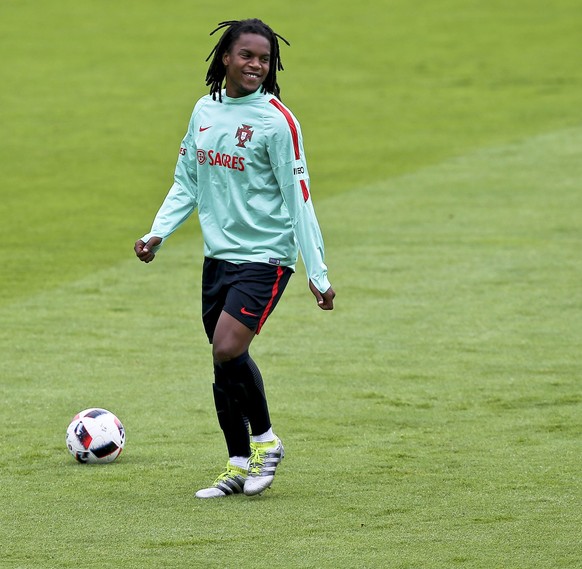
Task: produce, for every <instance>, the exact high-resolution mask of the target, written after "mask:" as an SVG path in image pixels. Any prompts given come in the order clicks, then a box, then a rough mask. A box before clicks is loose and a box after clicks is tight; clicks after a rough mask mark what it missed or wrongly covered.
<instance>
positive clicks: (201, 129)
mask: <svg viewBox="0 0 582 569" xmlns="http://www.w3.org/2000/svg"><path fill="white" fill-rule="evenodd" d="M209 128H212V125H210V126H201V127H200V129H199V131H200V132H204V131H205V130H208V129H209Z"/></svg>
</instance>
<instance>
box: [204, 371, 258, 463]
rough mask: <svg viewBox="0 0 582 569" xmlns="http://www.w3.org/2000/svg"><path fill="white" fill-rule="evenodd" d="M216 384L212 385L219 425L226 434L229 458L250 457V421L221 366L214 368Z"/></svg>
mask: <svg viewBox="0 0 582 569" xmlns="http://www.w3.org/2000/svg"><path fill="white" fill-rule="evenodd" d="M214 378H215V383H214V384H213V385H212V388H213V393H214V405H215V407H216V416H217V417H218V424H219V425H220V428H221V429H222V432H223V433H224V439H225V441H226V447H227V449H228V456H250V455H251V447H250V437H249V429H248V419H247V418H246V417H245V416H244V415H243V412H242V409H241V406H240V404H239V402H238V400H237V399H236V397H234V394H233V393H232V388H231V386H230V383H229V381H228V377H227V375H226V374H225V373H224V371H223V370H222V368H221V367H220V366H219V365H215V366H214Z"/></svg>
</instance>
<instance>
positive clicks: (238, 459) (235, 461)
mask: <svg viewBox="0 0 582 569" xmlns="http://www.w3.org/2000/svg"><path fill="white" fill-rule="evenodd" d="M228 460H229V462H230V464H232V465H233V466H238V467H239V468H247V469H248V467H249V457H248V456H231V457H230V458H229V459H228Z"/></svg>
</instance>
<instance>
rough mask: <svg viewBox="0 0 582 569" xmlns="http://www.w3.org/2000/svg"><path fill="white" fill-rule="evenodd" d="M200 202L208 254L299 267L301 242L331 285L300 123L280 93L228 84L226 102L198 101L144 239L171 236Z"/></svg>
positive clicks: (323, 286)
mask: <svg viewBox="0 0 582 569" xmlns="http://www.w3.org/2000/svg"><path fill="white" fill-rule="evenodd" d="M196 208H198V216H199V219H200V226H201V228H202V235H203V238H204V255H205V256H206V257H212V258H214V259H223V260H225V261H229V262H231V263H248V262H258V263H270V264H273V265H281V266H286V267H291V268H292V269H294V268H295V263H296V261H297V253H298V248H299V250H300V251H301V257H302V258H303V262H304V264H305V268H306V272H307V276H308V278H309V279H311V281H312V282H313V284H314V285H315V286H316V287H317V288H318V290H319V291H321V292H325V291H326V290H327V289H328V288H329V287H330V283H329V281H328V278H327V267H326V265H325V264H324V247H323V239H322V236H321V231H320V229H319V225H318V222H317V218H316V216H315V211H314V209H313V203H312V200H311V195H310V190H309V173H308V171H307V164H306V160H305V153H304V150H303V137H302V134H301V127H300V125H299V123H298V121H297V119H296V118H295V117H294V116H293V114H292V113H291V111H289V109H288V108H287V107H285V106H284V105H283V104H282V103H281V101H279V99H277V98H276V97H275V96H274V95H272V94H268V93H262V92H261V90H260V89H259V90H257V91H255V92H254V93H252V94H250V95H247V96H245V97H239V98H231V97H227V96H226V93H225V92H224V91H223V92H222V102H220V101H218V100H216V101H215V100H213V99H212V97H211V96H210V95H206V96H204V97H202V98H201V99H200V100H199V101H198V102H197V103H196V106H195V107H194V111H193V113H192V117H191V119H190V123H189V125H188V131H187V132H186V135H185V137H184V140H183V141H182V145H181V148H180V154H179V156H178V163H177V165H176V170H175V174H174V183H173V185H172V187H171V188H170V191H169V192H168V195H167V196H166V199H165V200H164V202H163V204H162V205H161V207H160V209H159V211H158V213H157V215H156V217H155V219H154V222H153V225H152V229H151V231H150V232H149V233H148V234H147V235H145V236H144V237H142V240H143V241H144V242H146V243H147V241H148V240H149V239H150V237H153V236H157V237H161V238H162V239H163V240H164V239H166V238H167V237H168V236H169V235H171V234H172V233H173V232H174V231H175V230H176V229H177V228H178V227H179V226H180V225H181V224H182V223H183V222H184V221H185V220H186V219H187V218H188V217H189V216H190V214H191V213H192V212H193V211H194V210H195V209H196Z"/></svg>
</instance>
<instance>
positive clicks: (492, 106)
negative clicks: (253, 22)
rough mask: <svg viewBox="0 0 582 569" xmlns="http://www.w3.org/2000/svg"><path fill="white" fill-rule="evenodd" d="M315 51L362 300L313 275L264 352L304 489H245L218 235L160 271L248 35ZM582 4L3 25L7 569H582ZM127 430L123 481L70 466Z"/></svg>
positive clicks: (292, 85) (317, 178)
mask: <svg viewBox="0 0 582 569" xmlns="http://www.w3.org/2000/svg"><path fill="white" fill-rule="evenodd" d="M255 15H256V16H259V17H262V18H264V19H265V20H266V21H267V22H269V23H270V24H271V25H272V26H273V27H274V28H275V30H276V31H278V32H279V33H280V34H281V35H283V36H284V37H286V38H287V39H289V40H290V41H291V43H292V47H291V48H287V49H284V50H283V53H282V56H283V63H284V65H285V71H284V72H283V73H282V74H281V78H280V83H281V85H282V94H283V99H284V101H285V102H286V103H287V104H288V105H289V106H290V107H291V108H292V109H293V111H294V112H295V114H296V115H297V116H298V117H299V118H300V120H301V123H302V127H303V131H304V135H305V139H306V150H307V152H308V156H309V161H310V172H311V175H312V190H313V194H314V201H315V204H316V208H317V212H318V217H319V219H320V223H321V226H322V229H323V233H324V237H325V240H326V247H327V261H328V264H329V267H330V276H331V280H332V283H333V285H334V288H335V289H336V291H337V293H338V297H337V304H336V310H335V311H334V312H333V313H323V312H321V311H319V310H317V308H316V307H315V305H314V302H313V299H312V297H311V295H310V293H309V292H308V291H307V288H306V284H305V276H304V273H303V271H302V269H301V267H300V268H299V270H298V274H297V275H296V276H295V277H294V278H293V279H292V281H291V284H290V285H289V287H288V290H287V291H286V293H285V299H284V300H283V302H282V303H281V304H280V305H279V307H278V308H277V311H276V312H275V314H274V315H273V317H272V318H271V319H270V320H269V322H268V324H267V325H266V326H265V329H264V332H263V334H261V336H260V337H259V338H258V339H257V341H256V343H255V344H254V346H253V355H254V357H255V359H256V360H257V362H258V363H259V365H260V366H261V369H262V371H263V374H264V376H265V381H266V388H267V392H268V396H269V399H270V405H271V414H272V418H273V421H274V427H275V429H276V431H277V433H278V434H279V435H280V436H281V438H282V439H283V441H284V442H285V447H286V451H287V457H286V458H285V460H284V462H283V464H282V466H281V467H280V470H279V472H278V474H277V479H276V481H275V484H274V485H273V488H272V490H270V491H268V492H267V493H265V495H264V496H260V497H257V498H246V497H244V496H237V497H233V498H229V499H224V500H214V501H199V500H196V499H195V498H194V492H195V490H197V489H198V488H199V487H201V486H202V485H205V484H207V483H208V482H209V481H211V480H212V479H213V477H214V476H215V475H216V474H217V473H218V471H219V470H220V468H222V466H223V465H224V463H225V461H226V455H225V449H224V443H223V441H222V436H221V434H220V432H219V430H218V426H217V423H216V418H215V415H214V410H213V403H212V393H211V388H210V384H211V376H212V369H211V361H210V354H209V347H208V344H207V343H206V341H205V337H204V334H203V332H202V326H201V323H200V306H199V304H200V301H199V295H200V285H199V282H200V265H201V254H202V243H201V238H200V232H199V230H198V227H197V223H196V219H195V218H193V219H192V220H191V222H190V223H188V224H187V225H186V226H185V227H183V228H182V229H181V230H180V231H179V232H178V233H177V234H176V235H175V236H173V237H172V239H171V241H170V242H168V244H167V245H166V246H165V248H164V250H163V253H160V255H159V256H158V258H157V259H156V261H155V263H153V264H151V265H147V266H146V265H143V264H141V263H139V262H138V261H137V260H135V258H134V257H133V251H132V247H133V242H134V241H135V239H136V238H137V237H139V236H140V235H142V234H143V233H145V232H146V231H147V230H148V229H149V224H150V222H151V219H152V217H153V215H154V213H155V211H156V209H157V207H158V205H159V203H160V202H161V200H162V199H163V197H164V195H165V192H166V191H167V189H168V187H169V185H170V183H171V178H172V173H173V168H174V164H175V160H176V152H177V148H178V145H179V143H180V140H181V138H182V135H183V132H184V129H185V128H186V124H187V121H188V118H189V115H190V112H191V108H192V106H193V104H194V102H195V100H196V99H197V98H198V97H199V96H200V95H202V94H203V93H204V92H205V89H204V85H203V79H204V74H205V72H206V66H207V64H206V63H205V62H204V59H205V57H206V56H207V55H208V53H209V52H210V50H211V49H212V47H213V45H214V38H209V37H208V33H209V32H210V31H211V30H212V29H213V27H214V26H215V24H216V23H217V22H218V21H221V20H225V19H231V18H238V17H247V16H255ZM581 25H582V12H581V11H580V9H579V6H578V2H577V1H575V0H556V1H555V2H553V3H551V4H548V3H547V2H541V1H539V0H530V1H527V2H526V1H525V0H516V1H514V2H502V1H501V0H495V1H491V2H483V3H476V2H469V1H467V0H465V1H462V0H442V1H440V2H439V1H437V0H422V1H419V2H414V3H411V2H405V1H404V0H398V1H396V0H394V1H392V0H387V1H386V2H380V1H379V0H376V1H371V0H369V1H366V0H363V1H362V2H359V3H358V4H357V5H343V4H337V3H334V2H332V1H331V0H314V1H311V2H304V1H302V0H301V1H298V2H294V3H289V4H283V3H271V4H267V5H266V6H264V5H263V3H259V2H257V1H256V0H251V1H249V2H247V3H245V10H244V11H241V10H240V9H238V8H237V9H233V10H231V9H228V7H226V8H225V7H223V6H221V5H217V4H215V3H211V2H196V3H194V2H187V1H186V0H176V1H174V2H171V3H169V2H168V3H166V2H154V1H153V0H143V1H141V2H137V1H135V0H134V1H127V2H124V3H119V2H113V1H112V0H100V1H98V2H97V1H92V2H91V1H87V0H80V1H79V0H77V2H72V1H70V0H58V1H57V0H55V2H52V3H48V2H47V3H45V4H42V3H39V2H33V1H32V0H20V1H17V0H3V1H2V3H1V4H0V48H1V51H2V53H3V56H2V58H1V60H0V105H1V108H2V118H3V120H2V123H3V134H2V142H1V143H0V145H1V152H0V177H1V178H0V197H1V199H0V220H1V222H2V225H3V231H2V242H3V247H2V266H1V268H0V396H1V399H0V401H1V410H0V504H1V507H0V567H1V568H3V569H4V568H10V569H16V568H21V569H25V568H26V569H32V568H35V569H36V568H41V569H45V568H47V569H49V568H50V569H52V568H55V569H61V568H73V567H79V566H83V567H94V568H96V569H101V568H119V567H123V568H124V569H125V568H128V569H131V568H140V569H142V568H148V569H149V568H164V569H165V568H178V567H200V568H219V567H231V566H237V567H247V566H257V567H277V568H279V567H280V568H290V569H292V568H306V569H307V568H312V569H323V568H342V569H343V568H349V569H351V568H359V569H360V568H362V569H363V568H369V569H376V568H378V569H383V568H390V569H392V568H394V569H449V568H457V567H459V568H463V569H473V568H479V569H550V568H551V569H554V568H563V569H570V568H574V567H578V566H579V563H580V559H581V558H582V543H581V539H580V535H581V527H582V513H581V507H580V505H581V503H582V490H581V488H582V486H581V482H582V480H581V476H580V470H581V466H582V460H581V458H580V456H581V446H580V441H581V435H582V388H581V379H582V373H581V366H580V354H581V353H582V292H581V288H580V282H581V278H582V257H581V251H582V238H581V232H580V225H581V224H580V219H582V191H581V189H580V180H581V179H582V160H581V159H580V157H581V156H582V122H581V119H580V112H579V109H580V108H582V89H581V87H582V71H581V69H582V68H581V67H580V64H579V61H580V56H581V55H582V53H581V52H582V49H581V47H580V41H579V29H580V26H581ZM90 406H102V407H106V408H109V409H111V410H112V411H114V412H115V413H116V414H117V415H118V416H119V417H120V418H121V420H122V421H123V422H124V424H125V427H126V430H127V437H128V439H127V446H126V450H125V451H124V453H123V454H122V456H121V457H120V459H119V460H118V461H117V462H115V463H113V464H111V465H108V466H103V467H86V466H82V465H78V464H76V463H75V462H74V461H73V460H72V458H71V457H70V455H69V454H68V452H67V450H66V448H65V445H64V434H65V430H66V427H67V424H68V422H69V420H70V419H71V418H72V416H73V415H74V414H75V413H76V412H77V411H79V410H81V409H83V408H85V407H90Z"/></svg>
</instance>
